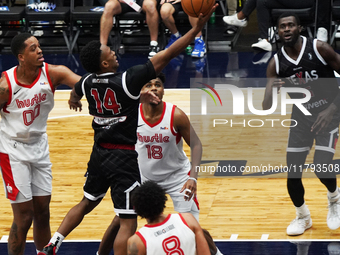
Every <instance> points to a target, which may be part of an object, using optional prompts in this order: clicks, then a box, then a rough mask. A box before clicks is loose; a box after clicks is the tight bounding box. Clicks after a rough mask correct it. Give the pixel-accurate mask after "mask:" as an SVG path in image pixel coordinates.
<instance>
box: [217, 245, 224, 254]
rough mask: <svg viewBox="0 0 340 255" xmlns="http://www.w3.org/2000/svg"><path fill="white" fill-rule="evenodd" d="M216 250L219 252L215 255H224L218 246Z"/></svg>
mask: <svg viewBox="0 0 340 255" xmlns="http://www.w3.org/2000/svg"><path fill="white" fill-rule="evenodd" d="M216 249H217V251H216V254H215V255H223V254H222V252H221V251H220V250H219V249H218V248H217V246H216Z"/></svg>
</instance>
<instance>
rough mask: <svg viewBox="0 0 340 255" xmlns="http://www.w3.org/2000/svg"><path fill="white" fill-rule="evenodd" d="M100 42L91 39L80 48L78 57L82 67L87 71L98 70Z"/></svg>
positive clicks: (94, 71) (93, 71) (100, 52)
mask: <svg viewBox="0 0 340 255" xmlns="http://www.w3.org/2000/svg"><path fill="white" fill-rule="evenodd" d="M100 47H101V43H100V42H99V41H91V42H89V43H88V44H86V45H85V46H84V48H83V49H82V50H81V52H80V55H79V58H80V62H81V64H82V65H83V67H84V69H85V70H86V71H87V72H89V73H96V72H98V71H100V56H101V54H102V51H101V50H100Z"/></svg>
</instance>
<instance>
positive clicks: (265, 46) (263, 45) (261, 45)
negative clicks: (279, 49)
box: [251, 38, 273, 51]
mask: <svg viewBox="0 0 340 255" xmlns="http://www.w3.org/2000/svg"><path fill="white" fill-rule="evenodd" d="M251 47H252V48H254V49H257V50H264V51H272V49H273V47H272V45H271V44H270V42H268V41H267V40H266V39H262V38H259V41H258V42H257V43H253V44H252V45H251Z"/></svg>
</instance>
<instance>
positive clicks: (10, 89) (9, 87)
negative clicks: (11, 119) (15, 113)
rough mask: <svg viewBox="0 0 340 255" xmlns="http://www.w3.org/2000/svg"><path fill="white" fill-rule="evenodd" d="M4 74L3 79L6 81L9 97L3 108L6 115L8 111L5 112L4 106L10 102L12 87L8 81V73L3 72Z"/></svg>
mask: <svg viewBox="0 0 340 255" xmlns="http://www.w3.org/2000/svg"><path fill="white" fill-rule="evenodd" d="M4 74H5V78H6V80H7V85H8V90H9V96H8V101H7V103H6V104H5V107H4V108H3V111H4V112H6V113H9V111H7V110H6V106H7V105H9V104H10V103H11V102H12V85H11V82H10V80H9V77H8V73H7V72H6V71H5V72H4Z"/></svg>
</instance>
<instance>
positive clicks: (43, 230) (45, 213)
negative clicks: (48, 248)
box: [33, 195, 51, 251]
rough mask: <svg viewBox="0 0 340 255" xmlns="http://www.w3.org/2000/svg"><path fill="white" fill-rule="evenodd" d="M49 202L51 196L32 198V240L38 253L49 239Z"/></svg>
mask: <svg viewBox="0 0 340 255" xmlns="http://www.w3.org/2000/svg"><path fill="white" fill-rule="evenodd" d="M50 201H51V195H49V196H34V197H33V208H34V216H33V217H34V220H33V239H34V244H35V247H36V249H37V250H38V251H41V250H42V249H43V248H44V245H46V244H47V243H48V241H49V240H50V239H51V228H50Z"/></svg>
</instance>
